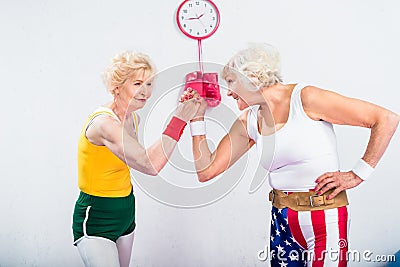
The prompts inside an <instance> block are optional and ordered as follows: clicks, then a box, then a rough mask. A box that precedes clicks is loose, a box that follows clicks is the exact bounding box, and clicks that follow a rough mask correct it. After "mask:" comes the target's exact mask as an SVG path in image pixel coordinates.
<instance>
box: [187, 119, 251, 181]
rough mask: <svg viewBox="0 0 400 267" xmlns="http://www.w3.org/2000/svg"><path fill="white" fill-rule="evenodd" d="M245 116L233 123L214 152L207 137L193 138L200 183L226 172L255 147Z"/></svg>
mask: <svg viewBox="0 0 400 267" xmlns="http://www.w3.org/2000/svg"><path fill="white" fill-rule="evenodd" d="M245 114H247V113H245ZM245 114H243V115H242V116H241V117H239V118H238V119H237V120H236V121H235V122H234V123H233V125H232V127H231V129H230V131H229V133H228V134H227V135H225V136H224V137H223V138H222V140H221V141H220V143H219V144H218V147H217V149H216V150H215V151H214V152H211V151H210V149H209V148H208V145H207V142H206V136H205V135H200V136H193V138H192V139H193V157H194V160H195V167H196V171H197V176H198V179H199V181H200V182H206V181H208V180H210V179H212V178H214V177H216V176H217V175H219V174H220V173H222V172H224V171H225V170H226V169H228V168H229V167H230V166H232V165H233V164H234V163H235V162H236V161H237V160H238V159H239V158H240V157H241V156H242V155H243V154H244V153H246V152H247V151H248V150H249V149H250V148H251V147H252V146H253V145H254V141H253V140H251V139H249V137H248V135H247V130H246V120H247V118H246V115H245Z"/></svg>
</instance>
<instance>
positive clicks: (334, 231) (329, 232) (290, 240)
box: [269, 206, 350, 267]
mask: <svg viewBox="0 0 400 267" xmlns="http://www.w3.org/2000/svg"><path fill="white" fill-rule="evenodd" d="M349 222H350V214H349V210H348V207H347V206H344V207H339V208H334V209H327V210H315V211H294V210H292V209H289V208H284V209H278V208H276V207H272V212H271V232H270V251H269V253H270V257H269V258H270V262H271V266H272V267H297V266H307V267H322V266H324V267H331V266H332V267H333V266H335V267H345V266H347V254H348V253H347V251H348V239H347V237H348V229H349Z"/></svg>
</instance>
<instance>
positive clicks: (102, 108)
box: [97, 106, 121, 122]
mask: <svg viewBox="0 0 400 267" xmlns="http://www.w3.org/2000/svg"><path fill="white" fill-rule="evenodd" d="M101 110H105V111H108V112H110V113H111V114H112V115H113V117H114V118H115V119H116V120H117V121H119V122H121V120H120V119H119V118H118V116H117V114H115V112H114V111H113V110H112V109H111V108H109V107H105V106H100V107H99V108H98V109H97V111H101Z"/></svg>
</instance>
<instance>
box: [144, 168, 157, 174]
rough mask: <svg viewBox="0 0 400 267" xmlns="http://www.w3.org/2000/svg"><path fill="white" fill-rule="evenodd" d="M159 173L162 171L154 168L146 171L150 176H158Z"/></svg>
mask: <svg viewBox="0 0 400 267" xmlns="http://www.w3.org/2000/svg"><path fill="white" fill-rule="evenodd" d="M159 173H160V172H159V171H157V170H155V169H154V168H153V169H150V170H147V171H146V174H147V175H150V176H157V175H158V174H159Z"/></svg>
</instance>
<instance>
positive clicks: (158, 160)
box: [146, 134, 177, 175]
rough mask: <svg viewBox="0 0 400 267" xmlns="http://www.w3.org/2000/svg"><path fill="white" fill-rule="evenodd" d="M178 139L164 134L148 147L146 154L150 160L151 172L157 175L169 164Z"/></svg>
mask: <svg viewBox="0 0 400 267" xmlns="http://www.w3.org/2000/svg"><path fill="white" fill-rule="evenodd" d="M176 144H177V141H176V140H174V139H172V138H171V137H169V136H167V135H165V134H163V135H162V136H161V138H160V139H159V140H158V141H157V142H155V143H154V144H153V145H151V146H150V147H148V148H147V149H146V155H147V158H148V161H149V162H150V166H151V170H150V172H151V173H152V174H154V175H157V174H158V173H159V172H160V171H161V170H162V169H163V168H164V166H165V164H167V162H168V160H169V158H170V157H171V155H172V152H173V151H174V149H175V146H176Z"/></svg>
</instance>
